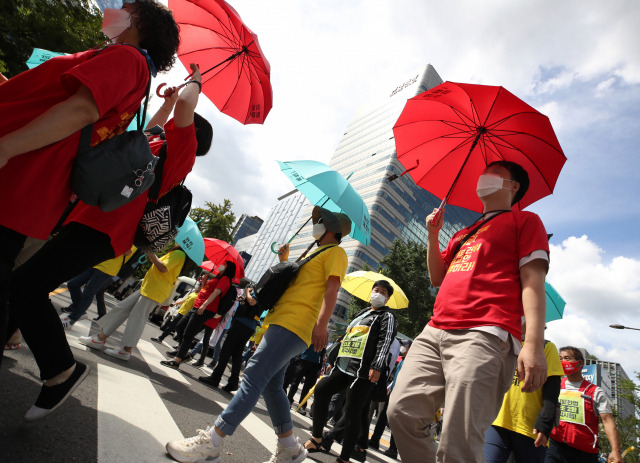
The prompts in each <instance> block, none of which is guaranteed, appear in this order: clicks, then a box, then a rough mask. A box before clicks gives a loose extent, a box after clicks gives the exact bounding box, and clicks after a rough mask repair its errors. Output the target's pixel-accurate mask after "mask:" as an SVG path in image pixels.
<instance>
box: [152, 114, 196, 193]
mask: <svg viewBox="0 0 640 463" xmlns="http://www.w3.org/2000/svg"><path fill="white" fill-rule="evenodd" d="M164 134H165V139H166V141H167V160H166V161H165V167H164V169H163V174H162V175H163V179H162V186H161V187H160V194H161V195H162V194H165V193H166V192H167V191H169V190H170V189H171V188H173V187H174V186H176V185H177V184H178V183H180V182H181V181H182V180H184V179H185V178H186V177H187V175H188V174H189V172H191V169H192V168H193V164H194V163H195V162H196V149H197V148H198V142H197V140H196V128H195V124H191V125H188V126H186V127H176V125H175V123H174V121H173V119H170V120H169V121H168V122H167V123H166V124H165V125H164Z"/></svg>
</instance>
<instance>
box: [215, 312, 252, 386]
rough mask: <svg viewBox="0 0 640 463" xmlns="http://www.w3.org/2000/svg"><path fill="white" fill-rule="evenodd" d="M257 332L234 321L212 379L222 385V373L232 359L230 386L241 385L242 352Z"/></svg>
mask: <svg viewBox="0 0 640 463" xmlns="http://www.w3.org/2000/svg"><path fill="white" fill-rule="evenodd" d="M254 331H255V330H252V329H251V328H249V327H248V326H246V325H244V324H242V323H240V322H239V321H236V320H234V321H233V322H232V323H231V328H229V331H227V337H226V339H225V340H224V343H223V344H222V348H221V349H220V357H218V363H217V365H216V368H215V370H213V373H211V378H212V379H213V380H214V381H216V382H217V383H220V379H221V378H222V373H224V369H225V368H226V366H227V363H229V359H230V358H231V376H229V381H228V384H229V385H230V386H233V387H235V386H237V385H238V384H239V383H240V367H241V365H242V351H243V350H244V346H245V344H246V343H247V341H248V340H249V338H250V337H251V335H253V333H254Z"/></svg>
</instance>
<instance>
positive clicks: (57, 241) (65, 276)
mask: <svg viewBox="0 0 640 463" xmlns="http://www.w3.org/2000/svg"><path fill="white" fill-rule="evenodd" d="M113 257H114V253H113V248H112V247H111V240H110V238H109V236H108V235H106V234H104V233H102V232H99V231H97V230H94V229H93V228H90V227H87V226H86V225H81V224H78V223H71V224H69V225H66V226H65V227H63V228H62V230H61V231H60V233H58V234H57V235H56V236H55V237H53V238H52V239H51V240H50V241H48V242H47V243H46V244H45V245H44V246H43V247H42V248H41V249H40V250H39V251H38V252H36V253H35V254H34V255H33V257H31V259H29V260H28V261H27V262H25V263H24V264H23V265H22V266H20V267H19V268H17V269H16V270H15V271H14V272H13V274H12V276H11V285H12V286H11V294H10V296H9V313H10V319H11V320H12V321H15V322H16V323H17V325H18V327H19V328H20V331H21V332H22V336H23V337H24V340H25V342H26V343H27V345H28V346H29V349H31V352H32V353H33V356H34V357H35V360H36V363H37V364H38V367H39V368H40V378H41V379H42V380H47V379H50V378H52V377H54V376H56V375H58V374H60V373H61V372H63V371H64V370H67V369H68V368H71V367H72V366H73V365H74V364H75V360H74V358H73V354H72V353H71V348H70V347H69V344H68V343H67V337H66V335H65V332H64V328H63V327H62V324H61V323H60V318H59V317H58V311H57V310H56V309H55V307H54V306H53V304H52V303H51V301H50V300H49V293H50V292H51V291H53V290H54V289H56V288H57V287H58V286H60V284H62V283H64V282H65V281H69V280H70V279H71V278H73V277H75V276H76V275H78V274H80V273H81V272H83V271H84V270H86V269H88V268H90V267H93V266H94V265H97V264H99V263H100V262H103V261H105V260H108V259H112V258H113Z"/></svg>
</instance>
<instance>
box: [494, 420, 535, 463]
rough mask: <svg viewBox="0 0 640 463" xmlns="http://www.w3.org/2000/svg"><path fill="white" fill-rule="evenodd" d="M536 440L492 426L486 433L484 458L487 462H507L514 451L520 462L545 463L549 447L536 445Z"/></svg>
mask: <svg viewBox="0 0 640 463" xmlns="http://www.w3.org/2000/svg"><path fill="white" fill-rule="evenodd" d="M534 442H535V440H533V439H532V438H531V437H529V436H525V435H523V434H519V433H517V432H515V431H511V430H509V429H505V428H502V427H499V426H490V427H489V429H488V430H487V433H486V434H485V443H484V458H485V459H486V460H487V463H507V461H508V460H509V456H510V455H511V452H513V454H514V456H515V458H516V461H517V462H518V463H544V458H545V455H546V453H547V447H545V446H540V447H536V446H535V445H534Z"/></svg>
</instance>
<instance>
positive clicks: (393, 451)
mask: <svg viewBox="0 0 640 463" xmlns="http://www.w3.org/2000/svg"><path fill="white" fill-rule="evenodd" d="M382 454H383V455H386V456H388V457H390V458H394V459H396V458H398V451H397V450H396V449H387V450H385V451H384V452H382Z"/></svg>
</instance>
